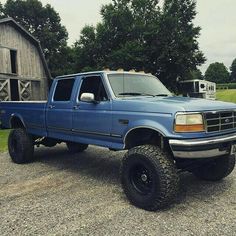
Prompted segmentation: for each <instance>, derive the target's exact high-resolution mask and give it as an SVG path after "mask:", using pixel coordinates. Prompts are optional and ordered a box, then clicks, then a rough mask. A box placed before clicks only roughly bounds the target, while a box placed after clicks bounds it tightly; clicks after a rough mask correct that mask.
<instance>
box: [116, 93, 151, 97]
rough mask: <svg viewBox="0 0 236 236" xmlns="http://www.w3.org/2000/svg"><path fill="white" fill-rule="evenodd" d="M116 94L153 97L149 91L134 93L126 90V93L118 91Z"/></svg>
mask: <svg viewBox="0 0 236 236" xmlns="http://www.w3.org/2000/svg"><path fill="white" fill-rule="evenodd" d="M118 95H121V96H122V95H123V96H125V95H129V96H152V97H155V95H153V94H149V93H134V92H127V93H119V94H118Z"/></svg>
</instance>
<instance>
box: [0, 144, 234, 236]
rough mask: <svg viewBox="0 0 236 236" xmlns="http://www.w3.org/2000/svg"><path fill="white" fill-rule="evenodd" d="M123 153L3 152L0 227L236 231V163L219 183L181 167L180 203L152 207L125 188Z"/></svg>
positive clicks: (16, 231)
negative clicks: (26, 159) (16, 157)
mask: <svg viewBox="0 0 236 236" xmlns="http://www.w3.org/2000/svg"><path fill="white" fill-rule="evenodd" d="M123 155H124V153H122V152H111V151H108V150H107V149H102V148H97V147H93V146H91V147H89V148H88V149H87V150H86V151H85V152H84V153H82V154H76V155H74V154H68V152H67V150H66V147H65V145H60V146H57V147H55V148H51V149H47V148H38V149H36V152H35V157H36V161H35V162H34V163H31V164H28V165H16V164H13V163H12V162H11V161H10V158H9V156H8V154H7V153H3V154H0V163H1V164H0V235H1V236H3V235H33V234H34V235H35V234H36V235H69V234H71V235H158V236H163V235H181V236H184V235H198V236H200V235H208V236H209V235H212V236H213V235H214V236H216V235H232V236H235V235H236V180H235V177H236V171H234V172H233V173H232V174H231V175H230V176H229V177H227V178H226V179H225V180H223V181H220V182H218V183H209V182H205V181H199V180H197V179H196V178H195V177H194V176H192V175H191V174H188V173H185V174H182V175H181V189H180V193H179V196H178V198H177V200H176V203H175V204H173V205H172V206H171V207H169V208H168V209H165V210H164V211H157V212H147V211H144V210H141V209H138V208H136V207H134V206H132V205H130V204H129V202H128V201H127V199H126V197H125V196H124V194H123V191H122V189H121V185H120V182H119V166H120V162H121V158H122V156H123Z"/></svg>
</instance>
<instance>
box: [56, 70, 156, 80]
mask: <svg viewBox="0 0 236 236" xmlns="http://www.w3.org/2000/svg"><path fill="white" fill-rule="evenodd" d="M91 74H140V75H149V76H150V75H152V74H146V73H145V72H143V71H141V72H135V71H121V70H118V71H110V70H102V71H90V72H83V73H76V74H69V75H61V76H57V77H56V78H55V79H60V78H64V79H66V78H71V77H75V76H80V75H91Z"/></svg>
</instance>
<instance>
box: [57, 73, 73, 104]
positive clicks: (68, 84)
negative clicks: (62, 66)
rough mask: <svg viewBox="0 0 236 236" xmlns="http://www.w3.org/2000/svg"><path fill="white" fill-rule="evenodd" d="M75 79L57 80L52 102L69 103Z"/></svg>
mask: <svg viewBox="0 0 236 236" xmlns="http://www.w3.org/2000/svg"><path fill="white" fill-rule="evenodd" d="M74 82H75V79H74V78H71V79H62V80H58V82H57V86H56V90H55V93H54V97H53V100H54V101H57V102H62V101H70V97H71V94H72V90H73V86H74Z"/></svg>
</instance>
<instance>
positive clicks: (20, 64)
mask: <svg viewBox="0 0 236 236" xmlns="http://www.w3.org/2000/svg"><path fill="white" fill-rule="evenodd" d="M10 49H13V50H16V58H17V60H16V67H17V73H16V74H12V73H11V58H10V56H9V50H10ZM4 77H5V79H19V80H28V81H32V83H33V85H32V86H31V87H32V96H31V99H32V100H41V99H45V98H46V96H47V76H46V73H45V69H44V66H43V63H42V60H41V57H40V53H39V51H38V48H37V47H36V46H35V45H34V44H33V43H32V42H31V41H30V40H29V39H28V37H25V35H24V34H22V33H21V32H20V31H18V30H17V29H15V28H14V27H13V26H11V25H10V24H7V23H6V24H0V79H4ZM33 81H35V82H33Z"/></svg>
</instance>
